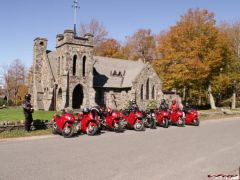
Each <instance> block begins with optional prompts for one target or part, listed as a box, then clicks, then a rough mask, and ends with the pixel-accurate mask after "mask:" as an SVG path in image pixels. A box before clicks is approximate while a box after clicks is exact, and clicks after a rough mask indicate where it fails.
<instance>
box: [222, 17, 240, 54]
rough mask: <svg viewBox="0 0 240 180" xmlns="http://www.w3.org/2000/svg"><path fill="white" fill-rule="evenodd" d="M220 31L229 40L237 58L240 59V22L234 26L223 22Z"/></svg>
mask: <svg viewBox="0 0 240 180" xmlns="http://www.w3.org/2000/svg"><path fill="white" fill-rule="evenodd" d="M219 29H220V31H222V32H223V33H225V34H226V36H227V37H228V38H229V40H230V41H231V46H232V47H233V49H234V52H235V55H236V57H237V58H240V20H238V21H236V22H235V23H233V24H229V23H227V22H223V23H222V24H220V26H219Z"/></svg>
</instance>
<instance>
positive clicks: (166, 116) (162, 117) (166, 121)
mask: <svg viewBox="0 0 240 180" xmlns="http://www.w3.org/2000/svg"><path fill="white" fill-rule="evenodd" d="M155 116H156V120H157V123H158V125H159V126H162V127H163V128H168V127H169V125H170V124H171V120H170V113H169V112H168V111H157V112H155Z"/></svg>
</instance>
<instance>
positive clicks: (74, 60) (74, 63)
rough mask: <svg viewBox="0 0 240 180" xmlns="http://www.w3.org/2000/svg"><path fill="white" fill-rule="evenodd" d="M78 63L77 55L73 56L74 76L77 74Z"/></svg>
mask: <svg viewBox="0 0 240 180" xmlns="http://www.w3.org/2000/svg"><path fill="white" fill-rule="evenodd" d="M76 65H77V55H74V56H73V68H72V74H73V76H75V75H76Z"/></svg>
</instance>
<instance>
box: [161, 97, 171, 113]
mask: <svg viewBox="0 0 240 180" xmlns="http://www.w3.org/2000/svg"><path fill="white" fill-rule="evenodd" d="M168 109H169V106H168V104H167V102H166V100H165V99H161V104H160V106H159V110H160V111H168Z"/></svg>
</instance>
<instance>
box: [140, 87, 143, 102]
mask: <svg viewBox="0 0 240 180" xmlns="http://www.w3.org/2000/svg"><path fill="white" fill-rule="evenodd" d="M140 95H141V100H143V84H142V85H141V94H140Z"/></svg>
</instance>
